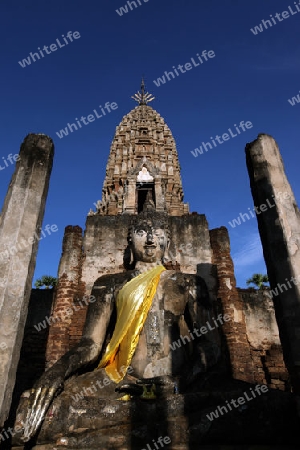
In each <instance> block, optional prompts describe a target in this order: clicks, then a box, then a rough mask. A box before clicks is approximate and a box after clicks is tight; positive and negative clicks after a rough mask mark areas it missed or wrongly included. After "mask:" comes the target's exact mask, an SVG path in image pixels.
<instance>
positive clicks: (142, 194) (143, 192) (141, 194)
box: [135, 181, 156, 214]
mask: <svg viewBox="0 0 300 450" xmlns="http://www.w3.org/2000/svg"><path fill="white" fill-rule="evenodd" d="M136 191H137V195H136V197H135V198H136V210H137V212H138V214H139V213H140V212H142V211H143V209H144V206H145V204H146V206H148V207H149V208H151V206H152V207H154V208H155V205H156V201H155V187H154V183H153V182H140V181H139V182H137V184H136ZM152 202H153V203H152Z"/></svg>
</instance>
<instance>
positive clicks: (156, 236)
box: [132, 224, 168, 263]
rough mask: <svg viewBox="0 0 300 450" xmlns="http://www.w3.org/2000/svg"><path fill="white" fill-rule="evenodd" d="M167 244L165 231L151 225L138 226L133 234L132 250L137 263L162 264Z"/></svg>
mask: <svg viewBox="0 0 300 450" xmlns="http://www.w3.org/2000/svg"><path fill="white" fill-rule="evenodd" d="M167 242H168V239H167V235H166V232H165V230H164V229H162V228H156V227H154V226H153V225H150V224H149V225H148V224H141V225H138V226H136V227H135V228H134V231H133V233H132V249H133V253H134V256H135V259H136V261H143V262H149V263H150V262H151V263H152V262H159V263H161V262H162V259H163V256H164V253H165V250H166V247H167Z"/></svg>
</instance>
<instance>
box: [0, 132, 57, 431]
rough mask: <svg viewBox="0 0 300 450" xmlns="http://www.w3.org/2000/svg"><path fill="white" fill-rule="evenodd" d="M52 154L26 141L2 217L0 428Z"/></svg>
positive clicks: (44, 140)
mask: <svg viewBox="0 0 300 450" xmlns="http://www.w3.org/2000/svg"><path fill="white" fill-rule="evenodd" d="M53 153H54V146H53V142H52V140H51V139H50V138H49V137H48V136H45V135H42V134H29V135H28V136H27V137H26V138H25V140H24V142H23V144H22V145H21V150H20V155H19V156H20V158H19V160H18V162H17V165H16V170H15V173H14V175H13V177H12V180H11V183H10V185H9V188H8V192H7V195H6V198H5V202H4V206H3V210H2V214H1V221H0V249H1V255H0V256H1V258H0V360H1V365H0V410H1V415H0V426H1V425H3V423H4V421H5V419H6V417H7V414H8V411H9V407H10V402H11V396H12V391H13V388H14V384H15V376H16V369H17V365H18V361H19V355H20V349H21V345H22V339H23V333H24V326H25V321H26V317H27V307H28V302H29V296H30V292H31V283H32V277H33V273H34V269H35V262H36V253H37V249H38V241H39V237H40V234H41V232H40V230H41V226H42V220H43V216H44V210H45V202H46V197H47V193H48V186H49V178H50V173H51V169H52V160H53ZM46 236H47V235H46ZM49 239H51V237H49Z"/></svg>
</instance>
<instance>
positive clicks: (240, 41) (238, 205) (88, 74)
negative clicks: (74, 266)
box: [0, 0, 300, 287]
mask: <svg viewBox="0 0 300 450" xmlns="http://www.w3.org/2000/svg"><path fill="white" fill-rule="evenodd" d="M140 3H141V6H138V7H137V8H134V7H133V10H132V11H131V10H129V12H128V13H126V14H125V13H124V14H123V15H122V16H120V15H119V14H117V12H116V9H119V8H120V7H121V6H124V5H125V4H126V2H125V0H109V1H108V0H104V1H103V0H102V1H101V2H99V1H96V0H87V1H85V2H82V1H78V0H73V1H72V2H70V1H69V2H67V1H64V2H62V1H61V0H60V1H58V0H52V1H51V2H48V1H45V0H25V1H20V0H18V1H17V0H2V2H1V6H0V42H1V52H2V68H1V78H2V83H1V86H0V89H1V104H2V107H1V138H0V144H1V151H0V161H3V159H2V158H5V159H6V156H7V155H8V154H9V153H13V154H15V153H18V152H19V148H20V144H21V142H22V141H23V139H24V137H25V136H26V135H27V134H28V133H45V134H47V135H49V136H50V137H51V138H52V139H53V140H54V143H55V159H54V167H53V171H52V176H51V181H50V189H49V194H48V200H47V205H46V212H45V217H44V222H43V226H45V225H46V224H56V225H57V226H58V232H56V233H53V234H52V235H51V236H49V237H47V238H45V239H43V240H41V242H40V247H39V252H38V258H37V266H36V272H35V277H34V279H36V278H37V277H40V276H41V275H43V274H52V275H56V273H57V267H58V263H59V258H60V255H61V245H62V237H63V233H64V228H65V226H67V225H80V226H81V227H83V228H84V226H85V220H86V215H87V213H88V211H89V209H90V208H92V207H93V203H94V202H96V201H97V200H98V199H100V198H101V190H102V184H103V180H104V175H105V167H106V163H107V158H108V154H109V149H110V144H111V141H112V139H113V136H114V132H115V128H116V126H117V125H118V124H119V122H120V121H121V120H122V117H123V116H124V115H125V114H127V113H128V112H129V111H130V110H131V109H132V108H134V107H135V103H134V102H133V100H132V99H131V98H130V97H131V95H133V94H134V93H135V92H136V91H137V90H138V89H139V86H140V79H141V75H142V74H144V75H145V79H146V87H147V90H148V91H149V92H151V93H153V95H154V96H155V97H156V99H155V101H154V102H152V103H151V106H152V107H153V108H154V109H156V110H157V111H158V112H159V113H160V114H161V115H162V116H163V117H164V118H165V120H166V122H167V124H168V125H169V127H170V129H171V131H172V132H173V135H174V137H175V140H176V143H177V149H178V155H179V161H180V164H181V169H182V172H181V175H182V180H183V189H184V194H185V201H187V202H189V204H190V210H191V211H197V212H198V213H200V214H203V213H204V214H206V216H207V219H208V221H209V226H210V228H215V227H219V226H222V225H224V226H227V228H228V229H229V233H230V238H231V249H232V250H231V251H232V256H233V258H234V261H235V273H236V278H237V284H238V285H239V286H241V287H243V286H245V280H246V278H248V277H250V276H251V275H252V274H253V273H254V272H265V271H266V269H265V265H264V261H263V256H262V250H261V246H260V240H259V236H258V229H257V222H256V219H255V218H253V219H251V220H249V221H248V220H247V221H246V222H245V223H242V224H241V225H239V226H237V227H236V228H232V227H231V226H230V225H229V221H232V220H233V219H234V218H236V217H237V216H239V213H241V212H242V213H244V212H247V210H248V208H249V207H250V208H252V207H253V200H252V196H251V192H250V186H249V177H248V173H247V169H246V163H245V152H244V148H245V144H246V143H247V142H251V141H253V140H254V139H255V138H256V137H257V135H258V134H259V133H262V132H263V133H268V134H271V135H272V136H273V137H274V138H275V139H276V140H277V142H278V144H279V146H280V149H281V154H282V157H283V160H284V163H285V168H286V173H287V176H288V178H289V181H290V183H291V185H292V188H293V190H294V193H295V196H296V199H298V200H299V196H300V186H299V182H298V180H299V174H298V173H299V162H300V154H299V132H300V127H299V118H300V104H295V106H291V105H290V104H289V102H288V99H291V98H292V97H293V96H296V95H297V94H298V93H299V90H300V81H299V71H300V62H299V49H298V47H299V33H300V31H299V30H300V13H298V12H297V9H296V6H295V5H294V1H292V0H288V1H285V0H280V1H278V0H272V2H269V1H265V2H262V1H261V0H252V1H251V2H246V1H238V0H217V1H216V0H204V1H199V0H149V1H148V2H144V0H140ZM289 6H290V8H292V11H294V14H290V16H289V17H288V18H286V19H284V20H283V19H282V21H279V20H277V22H276V25H274V24H273V26H272V27H268V29H264V31H262V32H258V33H257V34H256V35H254V34H253V32H251V30H250V28H254V27H255V26H256V25H259V24H260V23H261V20H262V19H264V20H266V19H270V15H271V14H272V16H273V17H275V14H276V13H282V12H283V11H285V10H286V11H289V9H288V7H289ZM299 8H300V7H299ZM295 11H296V12H295ZM281 18H282V17H281ZM274 20H275V19H274ZM68 31H72V32H75V31H78V32H79V34H80V38H78V39H74V40H73V42H69V44H68V45H65V46H64V47H61V48H57V49H56V51H52V52H50V53H49V54H45V53H44V54H45V57H44V58H41V59H40V60H36V62H31V64H30V65H26V66H25V67H24V68H22V67H21V65H20V64H19V63H18V61H22V60H23V59H24V58H27V57H28V56H29V54H30V52H37V51H38V47H40V48H41V49H42V48H43V47H44V45H46V46H48V51H49V46H50V45H51V44H53V43H56V39H59V40H60V42H61V44H62V45H63V43H64V41H63V37H62V35H65V36H66V34H67V33H68ZM203 50H207V51H209V50H212V51H214V53H215V57H214V58H212V59H209V60H208V61H207V62H205V63H203V64H202V65H200V66H197V67H193V68H192V69H191V70H189V71H187V72H186V73H182V74H180V75H179V76H178V77H176V78H175V79H172V80H170V81H168V82H167V83H165V84H164V85H161V86H160V87H157V86H156V85H155V84H154V82H153V80H156V79H157V78H158V77H161V76H162V75H163V74H164V72H165V71H170V70H172V67H173V66H175V67H177V66H178V65H179V64H181V65H184V64H186V63H188V62H191V58H194V59H195V58H196V55H197V53H202V51H203ZM106 102H116V103H117V104H118V109H116V110H115V111H112V112H111V113H109V114H107V115H106V116H104V117H102V118H101V119H99V120H96V121H95V122H93V123H89V125H87V126H82V128H81V129H79V130H78V131H75V132H73V133H71V134H70V135H69V136H66V137H64V138H62V139H60V138H59V137H58V136H57V135H56V132H58V131H59V130H60V129H62V128H65V127H66V125H67V123H68V122H74V119H75V117H81V116H87V115H88V114H92V113H93V109H98V110H99V105H100V104H101V105H104V104H105V103H106ZM241 121H244V122H246V121H251V122H252V124H253V127H252V128H251V129H248V130H246V131H245V132H241V134H240V135H238V136H236V137H232V138H231V139H230V140H228V141H227V142H224V143H223V144H218V145H217V146H216V147H214V148H213V149H211V150H209V151H208V152H205V153H204V154H202V155H199V156H198V157H197V158H195V157H194V156H193V155H192V153H191V151H192V150H194V149H195V148H196V147H199V146H200V145H201V142H202V141H204V142H207V141H210V137H211V136H212V137H214V136H216V135H222V134H223V133H226V132H227V130H228V129H229V128H231V129H232V130H234V124H239V123H240V122H241ZM2 166H3V164H2ZM13 171H14V166H13V165H10V164H9V166H8V167H6V168H5V170H1V171H0V197H1V198H0V200H1V204H3V200H4V197H5V195H6V191H7V187H8V184H9V181H10V178H11V176H12V174H13ZM16 213H17V212H16Z"/></svg>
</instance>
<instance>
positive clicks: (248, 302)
mask: <svg viewBox="0 0 300 450" xmlns="http://www.w3.org/2000/svg"><path fill="white" fill-rule="evenodd" d="M134 99H135V100H136V101H137V102H138V105H137V106H136V107H135V108H134V109H133V110H132V111H131V112H129V114H127V115H126V116H124V117H123V119H122V121H121V123H120V125H119V126H118V127H117V129H116V133H115V136H114V138H113V141H112V144H111V148H110V153H109V156H108V163H107V167H106V176H105V180H104V183H103V189H102V198H101V200H99V201H98V202H97V204H96V205H97V206H96V210H90V212H89V213H88V216H87V220H86V228H85V230H84V233H83V231H82V229H81V228H80V227H79V226H67V227H66V229H65V235H64V239H63V248H62V255H61V260H60V264H59V269H58V285H57V288H56V289H55V293H54V300H53V304H52V308H51V318H50V320H49V329H48V328H47V330H44V331H43V330H42V331H41V332H38V333H36V330H34V329H33V328H34V322H33V321H32V318H31V316H30V313H29V318H28V328H27V332H28V333H27V336H28V339H29V340H31V342H32V339H33V338H36V339H37V340H39V341H41V339H42V340H43V339H44V342H45V346H46V350H45V355H41V359H40V361H39V364H40V362H41V360H43V361H45V367H47V368H50V367H52V366H53V364H54V363H55V362H56V361H57V360H59V358H61V357H62V356H63V355H64V354H65V353H66V352H67V351H68V350H70V349H72V348H73V347H74V345H75V344H77V343H78V342H79V341H80V339H81V336H82V332H83V327H84V323H85V319H86V312H87V308H88V306H89V303H90V302H92V301H93V298H92V297H91V295H92V294H93V293H95V292H97V289H100V287H98V284H97V283H98V282H97V283H96V280H98V279H99V277H101V276H102V275H114V274H116V275H117V274H120V273H123V272H124V273H126V271H127V270H129V269H130V268H131V259H130V254H129V253H128V229H129V227H130V224H131V223H132V220H133V218H134V217H135V216H138V215H139V214H141V213H142V212H145V211H147V209H149V210H151V211H154V212H155V213H156V214H158V215H159V214H162V215H163V216H164V217H166V218H167V222H168V229H169V230H170V247H169V248H168V251H167V253H166V261H165V267H166V268H167V269H169V270H175V271H178V272H179V271H180V272H181V273H183V274H195V275H198V276H199V277H200V278H201V279H202V280H203V281H204V283H205V285H206V287H207V291H208V295H209V301H210V304H211V308H212V309H211V311H212V314H211V315H210V316H209V318H208V322H207V323H209V324H210V325H212V324H213V323H214V320H216V318H217V317H225V316H226V317H227V319H226V320H223V321H222V323H220V322H219V324H218V326H215V327H214V328H213V331H211V332H210V333H208V334H207V336H208V340H209V341H210V344H211V348H214V349H215V350H214V352H213V353H214V355H213V356H211V357H212V358H216V363H215V365H214V364H212V366H213V369H212V372H211V374H209V373H208V374H207V376H206V375H204V374H202V378H201V382H200V384H199V385H198V386H197V387H195V388H194V391H193V392H190V393H188V394H187V395H182V396H181V395H180V394H178V395H177V396H175V397H174V396H170V397H165V398H164V399H163V402H161V403H159V402H158V403H157V405H156V406H153V404H152V406H150V407H149V405H148V404H147V405H146V404H145V403H142V404H139V403H134V404H133V403H132V404H131V405H128V404H126V405H125V404H124V405H122V406H119V403H118V402H116V401H115V400H114V401H112V402H111V403H110V404H108V403H107V402H104V403H103V402H102V403H101V398H98V397H97V395H98V394H95V393H91V394H90V393H89V391H87V392H86V395H84V398H83V399H82V400H76V401H74V399H73V400H72V398H71V396H70V395H69V394H68V393H62V394H61V395H60V396H59V397H58V398H57V399H56V400H55V402H54V406H53V408H52V407H51V408H50V409H49V412H48V413H47V416H46V418H45V421H44V423H43V425H42V428H41V431H40V433H39V435H38V436H37V438H36V441H35V444H34V445H35V446H34V447H32V448H34V449H36V450H44V449H48V448H49V449H50V448H53V445H54V444H55V448H65V449H73V448H74V449H75V448H76V449H81V450H83V449H89V450H91V449H94V448H100V447H101V448H105V449H106V448H107V449H119V448H120V449H121V448H122V449H123V448H126V449H135V448H142V447H143V446H144V447H145V446H146V443H147V442H150V443H151V440H149V437H150V436H153V437H154V436H155V435H154V434H153V433H154V431H153V430H152V431H151V430H150V431H151V432H148V431H149V430H148V431H145V428H147V427H146V425H145V424H146V423H148V424H149V423H151V421H152V422H153V423H154V422H155V420H156V415H157V420H159V423H160V424H161V425H160V427H161V428H160V432H161V435H163V433H165V434H164V435H165V436H170V438H171V439H172V443H173V445H174V447H172V448H174V449H175V448H176V449H177V448H178V449H179V448H180V449H193V448H198V447H195V442H200V441H201V442H202V440H203V442H205V443H212V444H214V443H220V442H224V443H228V442H229V440H230V439H231V435H232V430H231V428H230V423H231V420H232V419H231V418H230V417H227V419H226V427H225V428H226V429H227V431H226V432H225V431H224V429H223V427H222V426H221V427H219V426H218V425H215V423H213V422H210V421H209V420H208V419H207V418H205V417H206V416H205V413H206V412H208V411H211V409H212V408H213V405H214V406H215V407H217V406H218V405H219V404H222V402H224V401H225V399H227V400H228V399H230V398H231V397H232V396H233V395H236V394H237V392H239V391H241V392H242V390H246V389H249V386H251V385H253V384H259V385H266V386H267V387H268V388H270V389H273V390H274V392H276V395H278V396H279V397H278V398H279V400H278V404H280V408H281V411H284V412H285V414H286V417H287V418H288V417H289V414H288V411H289V408H290V404H291V403H290V402H291V400H290V398H288V399H287V398H286V397H281V396H284V395H285V394H286V395H289V394H287V392H289V391H290V384H289V377H288V373H287V370H286V367H285V365H284V362H283V356H282V350H281V345H280V340H279V334H278V328H277V324H276V320H275V315H274V309H273V306H272V302H271V301H270V299H269V297H267V296H266V294H265V293H264V292H260V293H256V292H253V291H248V290H239V289H237V287H236V282H235V277H234V266H233V262H232V259H231V256H230V242H229V235H228V231H227V229H226V228H225V227H220V228H217V229H213V230H210V229H209V226H208V223H207V220H206V217H205V215H204V214H198V213H190V212H189V207H188V204H187V203H184V196H183V187H182V182H181V176H180V166H179V161H178V154H177V149H176V143H175V140H174V138H173V136H172V133H171V131H170V129H169V127H168V126H167V124H166V123H165V121H164V119H163V118H162V117H161V116H160V114H159V113H158V112H157V111H155V110H154V109H153V108H152V107H151V106H150V105H149V103H150V102H151V101H152V100H153V99H154V98H153V97H152V96H151V94H148V93H147V92H145V86H144V83H142V86H141V91H140V92H138V93H137V94H135V96H134ZM258 299H259V301H258ZM45 308H46V307H45ZM47 308H48V309H47V311H49V304H48V303H47ZM45 311H46V309H45V310H44V314H45ZM39 315H40V316H39V317H37V315H35V320H36V321H38V320H40V321H42V320H43V319H44V316H43V311H42V309H41V310H40V311H39ZM215 324H216V322H215ZM25 336H26V335H25ZM190 340H191V336H190ZM23 347H26V337H25V341H24V344H23ZM43 358H44V359H43ZM22 364H23V365H22ZM39 367H40V366H39ZM33 369H34V366H32V367H31V368H30V369H29V368H28V367H25V365H24V363H22V359H21V361H20V368H19V379H21V378H22V374H23V376H24V373H26V375H27V380H29V379H30V376H29V377H28V373H29V371H31V379H30V382H31V383H32V384H33V382H34V381H35V379H36V377H35V376H34V374H33V373H32V372H33ZM39 375H40V374H39ZM227 379H228V380H231V381H229V382H228V383H229V384H228V385H226V382H225V380H227ZM72 383H75V381H72V379H71V381H70V384H68V382H67V385H68V386H73V385H72ZM223 383H224V389H225V391H226V394H224V395H225V396H223V393H221V392H220V390H221V389H222V386H223ZM230 383H233V384H230ZM234 383H237V384H234ZM20 384H22V382H20ZM28 384H29V382H28ZM32 384H31V386H32ZM75 384H76V383H75ZM225 385H226V388H225ZM29 387H30V386H28V385H27V386H26V388H29ZM72 389H73V388H72ZM21 390H22V389H21V388H20V387H19V391H21ZM275 390H276V391H275ZM282 391H286V392H282ZM234 393H235V394H234ZM99 395H100V394H99ZM272 395H273V394H272ZM272 395H271V397H272ZM100 397H101V396H100ZM274 399H275V397H274V395H273V397H272V398H271V400H270V399H268V401H269V404H273V403H272V402H273V401H274V405H275V404H276V402H277V397H276V399H275V400H274ZM282 399H283V400H282ZM259 401H260V402H261V403H259V406H258V408H259V410H260V412H261V416H260V417H264V419H265V417H267V416H268V412H267V411H266V410H265V409H264V408H265V407H266V404H265V401H264V399H261V400H259ZM66 405H68V406H69V408H67V407H66ZM139 408H140V410H141V411H142V412H143V415H144V416H143V417H144V419H143V420H144V421H146V422H145V423H143V420H142V419H141V417H140V414H139ZM155 408H156V409H155ZM275 409H276V408H275ZM101 411H103V414H104V415H105V424H104V425H103V424H102V425H100V422H98V421H97V414H100V413H101ZM241 411H242V410H241ZM241 411H240V412H239V413H238V412H236V413H235V414H240V413H241ZM251 411H252V410H251ZM254 411H255V407H254ZM256 412H257V410H256ZM55 415H56V416H55ZM54 416H55V417H56V418H58V417H59V420H53V417H54ZM121 417H123V418H124V417H126V420H125V419H124V422H122V420H121ZM236 419H237V417H236ZM269 419H270V423H269V425H267V426H265V427H264V429H263V430H261V431H258V432H257V436H258V440H259V439H260V438H261V437H262V436H265V437H266V439H267V438H268V437H270V438H271V436H273V435H272V433H273V431H272V430H273V428H274V423H275V422H276V420H275V419H274V418H272V417H271V418H270V417H269ZM141 420H142V421H141ZM237 420H239V419H237ZM248 420H249V422H248ZM251 420H254V419H253V417H252V418H251ZM251 420H250V419H248V418H246V419H244V418H242V419H241V430H242V431H240V432H239V433H237V435H236V442H242V439H243V436H245V439H247V436H251V432H252V429H251V427H252V425H251V426H250V422H251ZM255 420H256V419H255ZM257 420H258V422H257V423H256V422H254V425H253V427H258V428H259V420H260V419H258V415H257ZM121 423H122V426H121ZM216 423H217V421H216ZM16 424H18V416H17V420H16ZM294 425H295V424H294V422H293V421H290V427H291V429H292V428H293V427H294ZM153 426H154V425H153ZM101 427H102V428H101ZM120 427H121V428H120ZM272 427H273V428H272ZM150 428H151V427H150ZM120 429H121V431H120ZM132 430H134V431H132ZM211 430H214V433H213V437H212V436H211V433H212V431H211ZM130 433H131V434H130ZM134 433H135V434H134ZM149 433H150V434H149ZM151 433H152V434H151ZM278 433H279V431H278ZM130 436H131V437H130ZM133 436H134V437H133ZM206 436H207V438H206ZM101 439H102V440H101ZM222 439H223V440H222ZM239 439H240V440H239ZM275 439H277V438H276V433H275ZM245 442H247V441H245ZM263 442H266V440H265V441H263ZM100 444H101V445H100ZM14 445H15V447H13V448H15V449H17V448H22V444H21V442H20V441H18V440H15V442H14ZM51 446H52V447H51ZM97 446H98V447H97ZM26 448H29V447H26Z"/></svg>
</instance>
